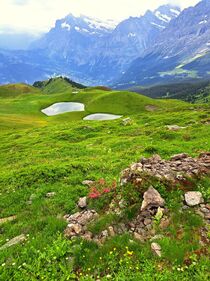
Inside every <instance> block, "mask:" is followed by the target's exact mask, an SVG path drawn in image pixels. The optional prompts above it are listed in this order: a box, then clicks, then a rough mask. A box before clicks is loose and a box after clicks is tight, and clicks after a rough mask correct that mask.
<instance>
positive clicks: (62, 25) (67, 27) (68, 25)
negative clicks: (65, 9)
mask: <svg viewBox="0 0 210 281" xmlns="http://www.w3.org/2000/svg"><path fill="white" fill-rule="evenodd" d="M61 27H62V28H66V29H68V31H70V30H71V25H70V24H68V23H67V22H63V23H62V24H61Z"/></svg>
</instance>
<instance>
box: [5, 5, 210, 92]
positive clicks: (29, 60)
mask: <svg viewBox="0 0 210 281" xmlns="http://www.w3.org/2000/svg"><path fill="white" fill-rule="evenodd" d="M0 59H1V62H0V83H3V82H4V83H5V81H7V82H10V81H12V82H19V81H22V82H24V81H25V82H26V81H27V82H33V81H34V80H41V79H42V78H43V79H45V78H46V77H48V76H51V75H66V76H70V77H71V78H72V79H73V80H76V81H78V82H80V83H84V84H87V85H96V84H105V85H113V84H115V85H116V87H120V86H122V87H129V86H130V85H139V84H140V85H141V84H142V85H147V84H154V83H160V82H169V81H174V79H177V80H182V79H194V78H206V77H210V71H209V70H210V1H209V0H202V1H201V2H200V3H199V4H197V5H196V6H195V7H190V8H187V9H185V10H184V11H181V10H180V9H179V8H178V7H174V6H171V5H164V6H161V7H159V8H158V9H156V10H155V11H147V12H146V13H145V14H144V15H143V16H140V17H130V18H128V19H126V20H124V21H122V22H120V23H118V24H117V23H115V22H113V21H106V22H103V21H101V20H97V19H92V18H89V17H86V16H80V17H75V16H73V15H72V14H69V15H68V16H66V17H65V18H63V19H60V20H57V21H56V24H55V26H54V27H53V28H52V29H51V30H50V31H49V32H48V33H47V34H45V35H44V36H43V37H42V38H41V39H39V40H37V41H36V42H34V43H33V44H32V45H31V48H30V50H28V51H10V52H9V51H7V52H5V51H1V50H0Z"/></svg>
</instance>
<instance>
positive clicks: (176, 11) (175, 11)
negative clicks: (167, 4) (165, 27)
mask: <svg viewBox="0 0 210 281" xmlns="http://www.w3.org/2000/svg"><path fill="white" fill-rule="evenodd" d="M170 11H171V12H172V13H173V14H176V15H177V16H178V15H179V14H180V11H178V10H175V9H170Z"/></svg>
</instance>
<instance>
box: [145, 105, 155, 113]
mask: <svg viewBox="0 0 210 281" xmlns="http://www.w3.org/2000/svg"><path fill="white" fill-rule="evenodd" d="M145 109H146V110H147V111H150V112H153V111H156V110H157V109H158V107H157V106H155V105H146V106H145Z"/></svg>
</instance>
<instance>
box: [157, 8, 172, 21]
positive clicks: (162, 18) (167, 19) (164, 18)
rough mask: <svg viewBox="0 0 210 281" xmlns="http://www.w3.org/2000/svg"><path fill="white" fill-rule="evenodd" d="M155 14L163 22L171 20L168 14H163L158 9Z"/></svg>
mask: <svg viewBox="0 0 210 281" xmlns="http://www.w3.org/2000/svg"><path fill="white" fill-rule="evenodd" d="M155 16H156V17H157V18H159V19H160V20H162V21H165V22H169V21H170V20H171V18H170V17H169V16H167V15H163V14H161V13H160V12H159V11H157V12H155Z"/></svg>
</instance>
